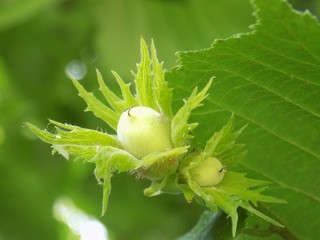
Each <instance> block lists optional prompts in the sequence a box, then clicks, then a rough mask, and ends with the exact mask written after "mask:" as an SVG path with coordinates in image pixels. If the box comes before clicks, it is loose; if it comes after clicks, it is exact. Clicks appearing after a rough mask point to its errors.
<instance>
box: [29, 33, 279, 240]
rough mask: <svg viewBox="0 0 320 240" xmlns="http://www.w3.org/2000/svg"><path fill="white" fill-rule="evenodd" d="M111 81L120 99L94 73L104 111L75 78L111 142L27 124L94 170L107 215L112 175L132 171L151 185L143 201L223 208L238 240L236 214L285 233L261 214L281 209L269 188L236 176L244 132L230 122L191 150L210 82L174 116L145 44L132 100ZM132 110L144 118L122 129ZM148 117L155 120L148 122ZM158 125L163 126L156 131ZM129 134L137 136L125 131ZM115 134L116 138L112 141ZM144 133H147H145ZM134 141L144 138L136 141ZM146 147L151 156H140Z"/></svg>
mask: <svg viewBox="0 0 320 240" xmlns="http://www.w3.org/2000/svg"><path fill="white" fill-rule="evenodd" d="M150 56H151V57H150ZM113 75H114V76H115V79H116V81H117V83H118V85H119V87H120V90H121V95H122V97H119V96H117V95H116V94H114V93H113V92H112V91H111V89H109V88H108V87H107V85H106V84H105V82H104V81H103V79H102V76H101V74H100V72H99V71H97V78H98V82H99V86H100V88H99V90H100V91H101V93H102V95H103V96H104V98H105V100H106V105H105V104H104V103H102V102H101V101H100V100H98V99H97V98H96V97H95V96H94V95H93V94H92V93H90V92H88V91H87V90H86V89H85V88H84V87H83V86H82V85H81V84H80V82H79V81H77V80H75V79H74V78H71V80H72V82H73V84H74V85H75V87H76V88H77V90H78V92H79V95H80V97H82V98H83V100H84V101H85V102H86V104H87V109H86V110H87V111H91V112H93V114H94V115H95V116H96V117H98V118H101V119H102V120H104V121H105V123H106V124H107V125H109V127H110V128H111V131H114V132H113V133H112V134H110V133H107V132H102V131H95V130H90V129H85V128H81V127H77V126H72V125H68V124H62V123H59V122H56V121H52V120H50V123H51V124H53V125H54V132H51V131H47V130H41V129H39V128H38V127H36V126H34V125H32V124H30V123H27V124H26V126H27V127H28V128H29V129H30V130H31V131H32V132H34V133H35V134H36V135H37V136H38V137H39V138H40V139H41V140H43V141H44V142H47V143H49V144H51V145H52V148H53V153H56V152H57V153H59V154H61V155H62V156H64V157H65V158H66V159H69V158H70V157H73V158H74V159H79V160H82V161H83V162H88V163H93V164H95V170H94V173H95V177H96V179H97V181H98V183H99V184H100V185H102V187H103V202H102V214H104V213H105V211H106V208H107V205H108V198H109V195H110V191H111V177H112V175H113V174H115V173H117V172H124V171H128V172H130V173H134V174H136V175H137V177H138V178H140V177H144V178H147V179H149V180H151V186H150V187H149V188H147V189H145V191H144V194H145V195H146V196H156V195H159V194H161V193H171V194H173V193H183V195H184V196H185V198H186V200H187V201H188V202H191V201H193V199H196V200H198V201H199V202H200V203H202V204H204V205H206V206H207V207H209V208H210V209H212V210H214V211H216V210H217V209H218V208H221V209H222V210H223V211H224V212H225V213H227V214H228V215H229V216H230V217H231V220H232V233H233V235H235V233H236V228H237V223H238V213H237V209H238V208H239V207H241V208H244V209H246V210H248V211H249V212H251V213H253V214H255V215H257V216H259V217H261V218H263V219H265V220H266V221H268V222H270V223H272V224H275V225H278V226H281V225H280V224H279V223H277V222H276V221H274V220H273V219H271V218H270V217H268V216H266V215H264V214H263V213H261V212H259V211H258V210H257V208H256V206H257V203H258V202H274V203H282V202H283V201H282V200H279V199H277V198H274V197H270V196H265V195H263V194H262V191H263V190H265V188H266V187H267V185H268V184H269V182H266V181H260V180H254V179H250V178H247V177H246V176H245V174H243V173H236V172H232V171H231V170H232V168H233V166H235V165H236V164H237V163H238V162H239V161H240V160H242V159H243V157H244V156H245V154H246V151H245V150H244V149H243V145H242V144H238V143H236V139H237V137H238V136H239V135H240V134H241V132H242V131H243V129H244V127H243V128H241V129H239V130H237V131H234V129H233V128H234V117H233V116H231V118H230V120H229V122H228V123H227V124H226V125H225V126H224V127H223V128H222V129H221V130H220V131H218V132H216V133H214V134H213V136H212V137H211V138H210V139H209V140H208V141H207V144H206V146H205V147H204V149H203V150H201V149H197V148H195V149H196V150H195V151H193V150H194V149H192V148H191V147H190V142H191V141H190V140H191V138H193V135H192V130H193V129H194V128H195V127H197V124H198V123H189V122H188V121H189V117H190V115H191V111H192V110H194V109H195V108H197V107H200V106H201V105H202V102H203V101H204V100H205V98H206V97H207V95H208V90H209V88H210V86H211V84H212V79H211V80H209V81H208V83H207V85H206V86H205V87H204V88H203V89H202V90H201V91H199V92H198V89H197V88H195V89H194V90H193V91H192V93H191V96H190V97H189V98H187V100H185V101H184V104H183V106H182V107H181V108H180V109H179V110H178V112H177V113H176V114H175V115H173V114H172V109H171V103H172V93H171V90H170V89H169V87H168V83H167V82H166V81H165V78H164V77H165V72H164V70H163V68H162V63H160V62H159V61H158V59H157V56H156V50H155V47H154V44H153V42H152V44H151V54H149V52H148V47H147V45H146V43H145V41H144V40H143V39H141V62H140V63H139V64H138V65H137V73H135V74H134V76H135V79H134V83H135V91H134V92H131V90H130V84H127V83H125V81H123V80H122V79H121V77H120V76H119V75H118V74H117V73H115V72H113ZM133 107H137V108H136V110H137V109H140V110H143V112H142V113H143V114H142V115H139V116H140V117H141V116H142V117H141V118H139V117H138V118H135V120H137V121H141V120H142V121H141V122H138V123H137V124H136V123H135V124H131V123H130V124H127V123H128V122H126V121H125V122H124V124H122V125H121V123H120V124H119V118H120V116H121V115H122V114H123V113H124V112H125V114H127V115H128V114H129V111H126V109H128V108H130V109H133ZM146 108H147V109H149V110H148V111H147V112H149V113H154V112H155V113H156V114H146V112H144V111H145V109H146ZM132 113H134V111H133V112H132ZM133 115H134V114H133ZM149 115H150V116H149ZM152 116H155V117H156V118H155V119H158V120H159V121H158V120H155V119H154V118H153V117H152ZM133 117H134V116H133ZM149 117H151V119H153V120H152V121H151V122H149V120H150V119H149ZM135 120H134V121H135ZM212 120H213V121H214V119H212ZM130 121H131V120H130ZM157 124H160V125H158V126H156V127H154V126H155V125H157ZM161 124H163V125H161ZM130 127H133V128H134V127H137V128H138V129H127V128H130ZM149 128H150V129H149ZM117 129H118V135H115V134H116V131H117ZM122 130H124V131H125V132H126V133H125V134H120V132H119V131H122ZM145 130H147V131H146V132H141V131H145ZM156 130H158V131H156ZM152 131H154V132H153V133H154V134H153V135H152V136H151V137H149V135H148V133H149V132H152ZM142 133H143V134H142ZM137 134H138V135H139V134H142V135H143V136H142V135H141V136H140V138H136V137H135V136H137ZM163 134H164V135H163ZM120 135H121V136H120ZM160 135H161V136H162V137H159V139H158V140H159V141H162V140H161V139H165V141H166V142H161V143H159V142H156V141H155V142H154V143H156V144H154V143H152V144H149V145H148V144H145V141H148V140H149V138H150V141H154V139H155V138H156V137H157V136H160ZM124 138H126V139H124ZM120 140H121V141H120ZM142 140H143V141H142ZM156 145H158V146H156ZM128 146H129V147H128ZM132 146H133V147H132ZM144 147H147V148H146V149H143V151H142V150H141V149H142V148H144ZM137 148H140V149H137ZM150 149H151V150H150ZM211 160H214V162H212V161H211ZM222 166H223V167H222ZM208 167H209V168H211V169H206V168H208ZM212 168H214V169H212ZM202 169H204V170H202ZM207 170H208V171H207ZM212 170H214V171H212ZM217 170H219V174H218V175H217V174H216V173H217ZM220 170H223V172H220ZM201 174H204V175H201ZM196 175H197V176H196Z"/></svg>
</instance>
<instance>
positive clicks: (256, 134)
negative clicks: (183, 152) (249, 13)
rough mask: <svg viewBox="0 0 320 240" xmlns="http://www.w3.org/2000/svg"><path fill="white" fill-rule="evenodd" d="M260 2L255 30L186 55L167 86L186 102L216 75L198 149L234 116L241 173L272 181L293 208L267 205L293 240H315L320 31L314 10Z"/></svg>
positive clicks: (319, 207) (200, 117) (202, 114)
mask: <svg viewBox="0 0 320 240" xmlns="http://www.w3.org/2000/svg"><path fill="white" fill-rule="evenodd" d="M254 4H255V8H256V17H257V24H255V25H254V26H253V30H252V32H250V33H247V34H240V35H236V36H234V37H231V38H229V39H226V40H216V41H215V42H214V44H213V45H212V47H211V48H208V49H204V50H201V51H196V52H182V53H180V54H179V57H180V60H179V61H180V63H179V67H178V68H176V69H173V70H172V71H171V72H170V73H168V74H167V75H166V76H167V80H168V81H169V82H170V84H171V86H173V87H174V88H175V97H179V96H180V97H182V96H185V95H186V94H188V93H190V92H191V90H192V89H193V88H194V87H195V86H201V85H202V86H203V85H204V84H206V83H207V82H208V81H209V79H210V78H211V77H212V76H213V75H214V76H216V80H215V86H214V88H212V92H210V95H209V96H208V97H207V99H206V100H207V101H206V102H205V104H204V106H203V107H202V108H199V109H198V110H197V112H196V114H195V115H194V118H193V121H196V122H201V126H199V127H198V128H197V129H196V130H195V135H196V136H198V137H199V138H198V139H197V140H198V143H199V144H200V145H202V146H204V145H205V142H206V140H207V139H209V137H210V136H212V134H213V132H214V131H216V130H217V129H219V128H220V127H221V126H222V125H223V123H224V122H226V120H227V118H228V116H230V112H233V113H234V114H235V118H236V119H237V121H236V122H237V123H240V124H245V123H247V124H248V127H247V128H246V131H245V132H244V134H243V135H242V136H241V138H240V141H241V142H243V143H244V144H246V148H247V149H248V154H247V157H246V159H245V160H244V161H243V162H242V164H241V165H242V166H241V167H242V168H243V170H244V171H246V172H249V173H250V175H252V176H260V178H261V177H263V178H264V179H266V180H267V181H270V182H273V183H274V184H273V187H272V188H270V190H268V193H269V195H273V196H277V197H280V198H282V199H285V200H287V202H288V204H286V205H269V204H264V205H263V207H264V208H265V209H266V210H267V211H268V212H269V213H271V215H272V216H276V219H277V221H278V222H280V223H281V224H283V225H284V226H285V229H286V231H288V232H289V233H290V235H291V236H294V238H296V239H317V238H318V236H319V235H320V229H319V228H317V227H316V226H317V225H319V224H320V220H319V217H318V216H319V215H320V204H319V203H320V191H319V185H320V178H319V176H318V175H319V174H318V173H319V172H320V161H319V160H320V148H319V139H320V104H319V102H320V87H319V86H320V78H319V72H320V48H319V39H320V26H319V23H318V22H317V20H316V18H315V17H313V16H312V15H311V14H310V13H309V12H304V13H301V12H297V11H294V10H293V9H292V8H291V7H290V6H289V5H288V3H287V2H286V1H283V0H270V1H264V0H256V1H254ZM257 178H259V177H257ZM301 219H307V221H302V220H301ZM257 224H259V223H257Z"/></svg>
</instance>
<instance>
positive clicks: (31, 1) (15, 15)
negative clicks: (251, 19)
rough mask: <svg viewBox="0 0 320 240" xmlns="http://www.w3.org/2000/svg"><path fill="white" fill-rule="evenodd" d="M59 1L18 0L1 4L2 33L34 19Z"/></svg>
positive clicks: (0, 22)
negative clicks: (34, 16)
mask: <svg viewBox="0 0 320 240" xmlns="http://www.w3.org/2000/svg"><path fill="white" fill-rule="evenodd" d="M54 2H57V0H28V1H25V0H17V1H6V0H4V1H2V2H0V31H1V30H2V29H5V28H8V27H10V26H13V25H15V24H17V23H19V22H23V21H25V20H26V19H28V18H30V17H32V16H33V15H34V14H36V13H37V12H39V11H40V10H42V9H44V8H46V7H48V6H50V5H51V4H53V3H54Z"/></svg>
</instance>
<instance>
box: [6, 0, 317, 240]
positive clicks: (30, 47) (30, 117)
mask: <svg viewBox="0 0 320 240" xmlns="http://www.w3.org/2000/svg"><path fill="white" fill-rule="evenodd" d="M289 1H290V2H291V3H292V4H293V6H294V8H295V9H301V10H304V9H307V8H308V9H309V10H310V11H311V12H312V13H313V14H315V15H316V16H318V17H319V9H320V8H319V1H318V0H310V1H303V0H289ZM266 2H267V5H268V6H267V5H266V6H263V7H262V5H261V4H259V5H260V6H258V9H261V10H260V14H261V16H262V15H264V17H263V18H264V19H262V18H261V17H259V16H258V18H259V20H258V22H261V24H262V23H263V25H262V26H260V27H259V25H258V26H256V28H255V29H256V30H253V32H251V33H249V34H246V35H241V36H240V38H237V36H234V37H235V39H233V40H232V38H231V39H228V40H227V41H226V42H227V43H228V44H225V43H226V42H225V41H224V40H222V41H220V40H218V41H216V42H217V45H218V47H215V50H214V51H212V49H210V48H208V46H209V44H211V43H212V41H213V39H223V38H226V37H229V36H231V35H232V34H236V33H239V32H247V31H248V28H247V27H248V26H249V25H250V24H251V23H253V22H254V18H253V17H252V16H251V13H252V6H250V4H249V1H234V0H224V1H211V0H204V1H197V0H188V1H184V0H177V1H148V0H137V1H130V0H121V1H118V0H111V1H103V0H102V1H97V0H92V1H69V0H68V1H51V0H45V1H42V0H30V1H23V0H17V1H2V2H1V3H0V171H1V173H2V176H1V181H0V189H1V204H0V212H1V214H0V226H1V227H0V238H3V239H12V240H14V239H17V240H18V239H22V238H23V239H26V240H29V239H30V240H31V239H52V240H53V239H61V240H63V239H66V238H67V236H70V232H69V231H70V230H69V229H67V228H66V226H63V225H61V224H60V223H57V222H56V221H55V220H54V219H53V218H52V205H53V203H54V201H55V199H56V198H57V196H60V195H68V196H69V197H71V198H72V199H73V200H74V202H75V203H76V205H77V206H80V207H81V208H82V209H83V210H85V211H86V212H88V213H90V214H92V215H97V214H99V211H100V210H101V205H100V204H99V202H100V200H101V192H100V191H99V190H100V189H99V188H98V187H96V181H95V179H94V178H93V177H92V170H93V166H94V164H91V165H90V164H89V165H85V166H84V165H83V164H81V162H79V163H74V162H70V161H64V160H63V159H62V158H61V157H60V156H51V155H50V151H48V146H47V145H45V144H41V143H40V142H39V141H36V142H33V141H30V139H33V137H32V136H30V133H29V132H28V131H27V129H26V128H21V125H22V122H24V121H26V120H27V121H30V122H33V123H35V124H36V125H37V126H45V125H46V118H47V117H49V118H54V119H59V120H60V121H61V122H69V123H72V124H77V125H78V124H79V125H81V126H84V127H91V128H93V129H98V130H102V129H103V130H105V125H104V122H102V121H100V120H99V119H96V118H94V117H92V115H91V114H83V113H82V110H83V104H82V103H81V101H79V99H78V98H77V96H76V94H75V92H74V88H73V86H72V84H71V82H70V81H68V80H67V79H66V76H65V72H64V69H65V67H66V65H67V63H69V62H70V61H71V60H73V59H79V60H81V61H83V62H84V63H85V64H86V66H87V68H88V71H87V76H86V79H85V80H84V81H81V84H83V86H85V87H86V89H88V90H89V89H96V82H95V81H94V79H95V76H94V72H95V68H97V67H98V68H99V69H100V70H101V71H102V73H103V76H104V78H105V79H106V80H107V81H106V83H107V84H106V85H107V86H108V87H109V88H110V90H111V91H117V88H116V87H115V86H114V82H115V81H114V82H113V81H112V79H113V77H112V75H111V74H110V75H109V76H108V74H109V72H110V69H116V70H117V71H118V72H119V73H120V75H121V76H122V78H123V80H124V81H123V83H124V84H127V81H130V80H131V79H132V76H131V75H130V74H129V73H130V71H128V70H129V69H133V68H134V63H135V62H136V60H137V58H138V55H139V51H138V45H139V44H138V43H139V38H140V36H144V37H145V38H146V39H150V38H153V39H155V42H156V45H157V50H158V53H159V56H160V58H161V59H165V65H164V66H165V67H166V68H167V69H168V68H170V67H172V66H174V65H176V64H177V63H176V58H175V56H174V53H175V52H176V51H179V50H180V51H181V50H191V49H193V50H197V49H198V50H199V49H203V50H200V51H198V52H196V53H188V54H187V55H188V56H192V57H191V58H188V57H186V58H185V61H184V62H183V64H182V68H181V69H180V70H181V71H179V73H177V72H175V73H177V75H171V73H169V74H166V80H168V79H169V80H170V81H169V83H168V87H169V88H170V89H173V91H172V93H173V96H174V98H173V105H172V107H173V109H174V112H176V110H177V109H178V107H179V106H181V105H182V104H181V99H183V98H185V97H186V96H188V95H190V94H191V92H192V90H193V89H194V87H195V86H199V87H200V89H202V87H203V86H205V85H206V84H207V81H208V80H209V79H210V78H211V77H212V76H216V78H215V79H214V82H213V87H212V89H211V90H210V92H209V94H210V95H209V96H208V98H207V99H206V101H205V102H204V106H203V107H201V108H198V109H196V110H195V112H194V114H193V115H192V116H191V119H190V121H191V122H199V123H200V124H199V126H198V127H197V128H196V129H195V130H194V135H196V138H193V139H190V142H188V144H189V143H191V144H192V145H191V146H196V145H197V146H198V147H199V146H200V147H202V148H204V147H205V145H206V142H207V141H208V140H209V139H210V137H211V136H212V135H213V133H214V132H216V131H218V130H219V129H221V127H222V126H223V125H224V124H225V123H226V122H227V121H228V119H229V117H230V115H231V113H230V112H234V113H235V119H236V121H235V124H236V127H235V129H241V126H243V125H246V124H248V126H247V128H246V130H245V131H243V133H242V134H241V136H240V137H239V139H238V141H239V142H240V143H245V144H246V149H248V150H249V151H248V154H247V155H246V158H245V160H244V161H242V162H241V164H240V165H239V164H237V165H234V166H233V167H232V170H234V171H239V172H248V174H247V175H246V176H248V177H254V178H256V179H264V180H266V181H270V182H274V183H275V184H272V185H271V187H269V188H268V189H267V190H266V191H265V192H266V193H267V194H268V195H273V196H279V197H281V198H283V199H286V200H287V201H288V204H286V205H279V206H278V205H272V204H259V205H258V209H259V210H261V211H262V212H263V213H265V214H267V215H268V216H272V218H273V219H276V220H277V221H278V222H281V223H282V224H283V225H285V228H279V227H276V226H274V225H271V224H269V223H267V222H266V221H264V220H259V217H255V216H254V215H250V214H249V217H248V218H243V217H242V218H241V215H243V214H242V213H243V211H239V215H240V218H239V221H238V233H240V234H239V235H238V236H237V238H238V239H245V240H251V239H252V240H253V239H255V240H256V239H260V238H262V239H268V240H271V239H277V240H280V239H307V240H308V239H312V240H313V239H317V238H318V236H319V235H320V232H319V228H318V227H317V225H319V220H318V218H317V215H319V213H320V209H319V194H318V192H319V191H318V190H317V189H318V185H319V181H318V178H317V175H318V172H319V164H318V162H319V161H318V160H319V157H318V154H317V149H318V148H317V147H314V145H312V146H311V145H309V144H310V142H311V141H310V140H311V139H312V138H314V137H316V138H315V139H317V132H319V128H318V127H317V126H319V121H318V120H315V119H318V118H317V117H315V118H314V117H312V115H310V114H309V113H307V114H304V113H305V112H306V110H312V108H313V110H312V112H313V113H315V114H317V113H318V112H319V111H318V110H319V108H317V106H318V105H317V102H319V96H318V94H317V91H316V90H315V89H317V85H316V84H317V83H318V81H317V78H316V76H314V77H312V78H311V80H312V82H309V80H308V79H309V78H308V76H307V75H312V72H313V73H315V75H316V73H317V72H319V68H318V66H319V64H318V62H317V61H316V59H319V54H318V50H317V45H318V43H317V39H319V35H318V31H315V29H318V24H317V23H316V24H314V23H315V21H314V20H311V19H312V17H310V15H308V14H306V15H305V14H302V15H300V14H301V13H298V12H296V13H297V14H292V12H291V10H290V11H289V12H291V13H290V14H288V8H287V7H279V8H278V4H275V3H274V1H271V2H270V3H269V1H266ZM269 9H270V10H269ZM317 12H318V14H317ZM128 23H129V24H128ZM257 30H259V31H257ZM265 30H266V31H265ZM44 33H45V34H44ZM292 33H293V34H292ZM301 33H302V34H301ZM278 35H279V38H277V36H278ZM257 36H259V37H258V38H257ZM296 36H297V37H296ZM275 37H276V38H275ZM274 39H275V40H274ZM301 40H302V41H301ZM306 42H309V43H308V44H305V43H306ZM312 42H314V43H312ZM229 43H230V44H231V43H232V44H231V48H230V47H229V45H230V44H229ZM223 45H224V46H223ZM264 47H267V48H264ZM273 47H274V48H273ZM219 48H220V51H219ZM263 49H264V50H265V51H262V50H263ZM232 50H233V51H232ZM235 50H239V52H237V51H235ZM272 50H274V51H272ZM307 52H309V53H310V54H311V55H314V56H315V58H314V59H313V60H312V57H311V55H310V54H308V53H307ZM288 53H290V54H288ZM197 54H199V58H198V59H200V60H201V61H199V63H197V64H196V65H194V67H196V68H194V67H193V68H190V69H188V70H187V71H186V72H185V73H183V72H184V71H185V70H186V68H185V67H183V65H188V64H187V62H188V61H189V59H192V58H193V56H194V55H195V56H197ZM151 55H152V54H151ZM200 55H202V56H201V58H200ZM308 55H309V58H308ZM279 56H280V57H279ZM250 57H251V59H250ZM300 59H301V60H302V62H301V61H300ZM296 60H298V62H296ZM304 60H307V61H304ZM303 61H304V62H303ZM312 61H314V62H313V63H314V68H312V69H310V67H308V64H307V66H306V65H305V64H304V63H305V62H309V63H311V62H312ZM192 62H193V61H192ZM208 62H209V63H210V64H209V65H204V64H205V63H208ZM193 63H194V62H193ZM254 63H255V64H254ZM300 63H301V65H300ZM280 66H281V67H280ZM177 67H179V64H178V65H177ZM268 67H269V70H270V71H268V70H267V69H268ZM279 67H280V68H279ZM202 70H204V71H202ZM277 70H278V71H277ZM205 71H207V73H205ZM285 72H287V73H288V74H287V75H286V74H285ZM290 73H292V75H290ZM299 73H300V74H299ZM184 74H186V75H189V76H186V77H185V76H183V75H184ZM173 76H174V77H173ZM177 76H182V79H181V78H179V77H177ZM297 76H298V77H297ZM176 77H177V78H176ZM258 77H259V78H260V81H258ZM299 78H300V79H301V80H305V84H304V83H303V82H302V81H301V84H300V85H299V84H297V83H298V82H297V80H298V79H299ZM184 79H185V80H188V81H183V80H184ZM245 79H248V80H252V81H251V82H248V81H246V80H245ZM289 79H290V80H289ZM255 83H258V84H260V85H259V86H258V85H256V84H255ZM314 83H316V84H314ZM128 85H130V84H128ZM92 86H94V87H92ZM261 86H262V87H265V88H262V87H261ZM307 86H309V87H307ZM266 87H267V88H266ZM261 88H262V89H261ZM115 89H116V90H115ZM295 89H296V90H295ZM242 94H243V95H242ZM96 96H97V95H96ZM116 96H119V94H116ZM277 96H278V98H277ZM308 96H309V97H308ZM97 97H99V96H97ZM283 97H284V98H283ZM310 99H312V100H310ZM279 102H280V104H278V103H279ZM312 102H314V103H313V107H312V108H310V107H309V108H307V105H310V106H311V105H312ZM295 103H302V104H303V105H301V104H300V105H301V106H302V107H303V108H304V109H305V110H303V108H299V106H298V105H294V104H295ZM111 107H112V106H111ZM122 107H124V105H123V106H122ZM170 107H171V106H170ZM112 108H113V107H112ZM119 111H120V112H121V110H119ZM168 115H169V114H168ZM318 115H319V114H318ZM52 125H54V124H50V125H49V129H51V126H52ZM62 129H63V131H66V132H69V130H68V129H64V128H62ZM55 131H56V130H52V131H50V132H51V133H55ZM111 131H112V130H111ZM108 133H109V129H108ZM318 139H319V138H318ZM303 143H305V144H303ZM238 148H239V151H237V148H234V150H233V151H235V153H240V152H242V153H243V154H244V152H243V147H241V146H239V147H238ZM192 149H193V148H192ZM110 150H111V149H110ZM309 152H310V153H311V154H310V153H309ZM314 153H316V155H315V154H314ZM225 155H226V158H227V157H228V156H230V155H231V156H232V155H234V156H238V154H233V153H230V154H227V153H226V154H225ZM221 157H224V156H223V155H221ZM242 157H243V156H242ZM240 158H241V157H240ZM231 161H233V160H232V159H231ZM235 162H238V160H235ZM266 169H267V170H268V171H266ZM99 180H100V181H101V180H102V181H103V179H99ZM174 182H176V179H175V176H172V175H171V176H169V177H168V178H167V180H166V184H165V185H166V187H164V186H162V185H161V184H163V183H162V182H160V183H155V182H154V183H153V184H152V186H153V187H154V189H156V187H158V188H159V189H161V190H160V191H163V192H175V191H176V186H174V184H169V183H174ZM112 186H113V190H112V193H113V194H112V196H111V199H110V205H112V208H109V209H108V213H107V216H105V217H103V218H99V220H100V221H102V222H103V223H104V224H105V225H106V227H107V228H108V231H109V233H110V238H115V239H126V238H128V236H130V239H139V240H146V239H163V238H165V239H173V238H174V237H175V236H178V235H179V234H182V233H183V232H184V231H186V230H187V229H189V228H190V225H191V224H192V223H193V222H195V221H196V218H197V217H198V215H199V214H200V211H202V210H203V208H201V207H199V205H197V204H191V205H188V204H187V203H184V201H183V199H182V198H181V197H180V198H179V197H170V196H169V197H168V196H166V197H159V198H154V199H152V200H150V199H148V198H145V197H143V195H142V194H141V193H140V192H141V190H142V189H143V188H144V187H145V182H144V181H137V182H136V183H134V184H132V176H130V175H127V174H121V175H118V176H117V177H115V178H113V179H112ZM180 187H182V186H180ZM146 190H147V189H146ZM192 194H193V192H192ZM128 202H130V205H128ZM129 212H130V214H128V213H129ZM245 213H246V212H245ZM154 216H156V217H154ZM209 216H210V214H209ZM210 217H212V218H213V219H215V220H217V222H215V220H214V223H213V224H212V221H208V222H207V224H205V223H206V221H204V222H200V223H199V224H200V227H199V228H198V233H199V235H201V236H205V237H203V238H197V237H195V238H196V239H213V238H219V239H230V238H232V236H231V231H230V228H231V221H230V219H226V215H224V214H221V213H220V214H218V216H217V217H215V215H211V216H210ZM210 217H209V220H210V219H212V218H210ZM207 219H208V218H207ZM215 223H217V224H215ZM17 226H19V231H17ZM159 226H161V228H159ZM199 229H200V230H199ZM201 229H203V231H202V230H201ZM201 231H202V232H201ZM208 232H209V233H208ZM206 233H207V234H206ZM196 236H198V235H196Z"/></svg>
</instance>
